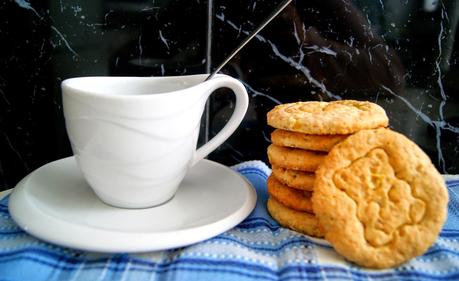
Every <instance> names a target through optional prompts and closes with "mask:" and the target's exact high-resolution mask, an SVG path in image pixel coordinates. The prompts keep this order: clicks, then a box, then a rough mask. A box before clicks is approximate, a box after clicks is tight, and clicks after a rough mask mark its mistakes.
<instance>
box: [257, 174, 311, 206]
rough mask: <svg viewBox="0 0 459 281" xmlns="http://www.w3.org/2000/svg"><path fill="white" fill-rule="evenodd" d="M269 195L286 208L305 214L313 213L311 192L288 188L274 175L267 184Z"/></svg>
mask: <svg viewBox="0 0 459 281" xmlns="http://www.w3.org/2000/svg"><path fill="white" fill-rule="evenodd" d="M266 185H267V187H268V194H269V195H270V196H271V197H274V198H276V200H277V201H279V202H281V203H282V204H284V205H285V206H287V207H289V208H291V209H294V210H297V211H303V212H309V213H312V201H311V192H309V191H304V190H298V189H295V188H291V187H288V186H286V185H284V184H282V183H281V182H279V181H278V180H277V179H276V178H275V177H274V176H273V175H270V176H269V177H268V180H267V182H266Z"/></svg>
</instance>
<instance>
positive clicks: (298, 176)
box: [272, 165, 316, 191]
mask: <svg viewBox="0 0 459 281" xmlns="http://www.w3.org/2000/svg"><path fill="white" fill-rule="evenodd" d="M272 174H273V175H274V176H275V177H276V179H277V180H278V181H280V182H281V183H283V184H285V185H287V186H290V187H292V188H296V189H300V190H306V191H313V189H314V181H315V179H316V175H315V174H314V173H312V172H303V171H297V170H291V169H286V168H282V167H279V166H276V165H272Z"/></svg>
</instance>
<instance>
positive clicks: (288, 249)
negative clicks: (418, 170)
mask: <svg viewBox="0 0 459 281" xmlns="http://www.w3.org/2000/svg"><path fill="white" fill-rule="evenodd" d="M233 169H234V170H235V171H237V172H239V173H240V174H242V175H243V176H245V177H246V178H247V179H248V180H249V181H250V182H251V183H252V185H253V186H254V187H255V189H256V191H257V195H258V199H257V206H256V208H255V209H254V211H253V212H252V214H250V216H249V217H248V218H247V219H245V220H244V221H243V222H242V223H240V224H239V225H238V226H236V227H235V228H233V229H231V230H229V231H227V232H225V233H223V234H220V235H218V236H216V237H214V238H211V239H208V240H206V241H203V242H201V243H197V244H194V245H191V246H189V247H184V248H179V249H174V250H169V251H160V252H153V253H146V254H115V255H112V254H101V253H88V252H83V251H77V250H72V249H67V248H63V247H58V246H54V245H51V244H48V243H45V242H42V241H40V240H37V239H35V238H33V237H30V236H29V235H28V234H26V233H24V232H22V231H21V230H20V229H19V228H18V227H17V226H16V225H15V224H14V222H13V221H12V220H11V217H10V216H9V213H8V197H6V198H3V199H2V200H0V281H1V280H8V281H16V280H38V281H40V280H50V281H54V280H125V281H129V280H136V281H137V280H139V281H142V280H204V281H205V280H223V281H225V280H241V281H245V280H247V281H249V280H274V281H277V280H282V281H284V280H285V281H290V280H324V279H325V280H368V279H377V280H454V279H459V205H458V204H459V197H458V196H457V194H456V193H457V191H458V190H459V179H452V180H448V181H447V184H448V189H449V191H450V204H449V206H448V207H449V209H448V211H449V214H448V220H447V222H446V224H445V227H444V228H443V230H442V232H441V234H440V238H439V240H438V241H437V243H435V244H434V245H433V246H432V247H431V248H430V249H429V250H428V251H427V252H426V253H425V254H424V255H423V256H422V257H419V258H416V259H414V260H412V261H411V262H409V263H407V264H404V265H402V266H400V267H398V268H395V269H391V270H365V269H362V268H360V267H358V266H356V265H353V264H350V263H347V262H345V261H344V260H342V259H341V258H340V257H339V256H337V254H336V253H335V252H334V251H333V248H331V246H329V245H328V244H326V243H325V242H324V243H321V242H320V241H319V240H317V239H311V238H309V237H307V236H304V235H301V234H298V233H296V232H293V231H290V230H287V229H284V228H282V227H281V226H280V225H279V224H278V223H277V222H275V221H274V220H273V219H272V218H271V217H270V216H269V214H268V213H267V210H266V208H265V204H266V200H267V197H268V195H267V192H266V179H267V177H268V176H269V174H270V169H269V168H268V167H267V166H266V165H265V164H264V163H262V162H260V161H250V162H246V163H242V164H240V165H237V166H235V167H233ZM327 257H328V258H327ZM329 257H333V258H332V259H330V258H329Z"/></svg>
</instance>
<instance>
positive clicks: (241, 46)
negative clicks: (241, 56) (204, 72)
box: [204, 0, 292, 81]
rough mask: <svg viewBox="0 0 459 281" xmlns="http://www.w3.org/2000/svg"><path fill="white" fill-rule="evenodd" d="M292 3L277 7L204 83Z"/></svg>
mask: <svg viewBox="0 0 459 281" xmlns="http://www.w3.org/2000/svg"><path fill="white" fill-rule="evenodd" d="M290 2H292V0H284V1H282V3H280V4H279V6H277V8H276V9H274V11H273V12H272V13H271V14H270V15H269V16H268V17H267V18H266V19H265V20H264V21H263V22H262V23H261V24H260V26H258V27H257V29H255V31H254V32H253V33H252V34H251V35H250V36H248V37H247V38H245V39H244V41H242V43H241V44H239V46H237V48H236V49H234V50H233V52H232V53H231V54H230V55H229V56H228V57H227V58H226V59H225V60H224V61H223V62H222V63H221V64H220V65H219V66H218V67H217V68H216V69H215V70H214V71H212V73H211V74H210V75H209V76H207V78H206V80H204V81H207V80H209V79H211V78H212V77H213V76H214V75H215V74H217V72H219V71H220V70H221V69H222V68H223V66H225V65H226V64H227V63H228V62H229V61H230V60H231V59H232V58H233V57H234V55H236V54H237V53H238V52H239V51H240V50H241V49H242V48H243V47H244V46H245V45H246V44H247V43H249V41H250V40H252V38H253V37H255V36H256V35H257V34H258V33H259V32H260V31H261V30H262V29H263V28H264V27H265V26H266V25H268V23H269V22H271V21H272V20H273V19H274V18H275V17H276V16H277V15H278V14H279V13H280V12H281V11H282V10H283V9H284V8H285V7H287V5H288V4H290Z"/></svg>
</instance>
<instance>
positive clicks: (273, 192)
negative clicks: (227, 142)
mask: <svg viewBox="0 0 459 281" xmlns="http://www.w3.org/2000/svg"><path fill="white" fill-rule="evenodd" d="M268 124H269V125H270V126H272V127H274V128H276V130H274V132H273V133H272V134H271V141H272V143H273V144H271V145H270V146H269V147H268V158H269V162H270V163H271V166H272V174H271V176H270V177H269V178H268V182H267V185H268V193H269V195H270V198H269V200H268V210H269V212H270V214H271V216H272V217H273V218H274V219H275V220H277V221H278V222H279V223H280V224H281V225H283V226H286V227H288V228H291V229H294V230H296V231H299V232H302V233H304V234H307V235H310V236H315V237H323V236H324V232H323V230H322V229H321V227H320V225H319V221H318V220H317V218H316V216H315V214H314V211H313V208H312V202H311V197H312V195H313V192H314V183H315V177H316V176H315V171H316V170H317V168H318V167H319V165H320V164H321V163H322V162H323V161H324V158H325V157H326V155H327V153H328V152H329V151H330V150H331V149H332V147H333V146H335V145H336V144H337V143H339V142H341V141H342V140H344V139H345V138H346V137H347V136H348V135H349V134H352V133H355V132H357V131H359V130H362V129H373V128H378V127H386V126H387V125H388V118H387V116H386V113H385V111H384V109H382V108H381V107H379V106H378V105H376V104H373V103H370V102H360V101H352V100H346V101H335V102H297V103H291V104H283V105H279V106H276V107H275V108H274V109H273V110H271V111H270V112H269V113H268Z"/></svg>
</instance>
